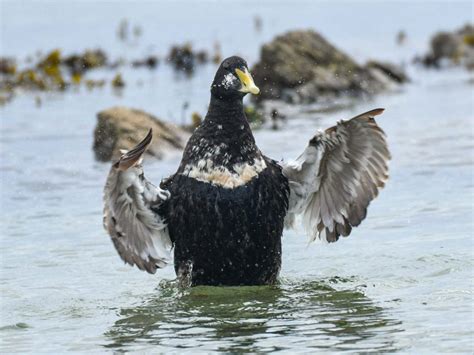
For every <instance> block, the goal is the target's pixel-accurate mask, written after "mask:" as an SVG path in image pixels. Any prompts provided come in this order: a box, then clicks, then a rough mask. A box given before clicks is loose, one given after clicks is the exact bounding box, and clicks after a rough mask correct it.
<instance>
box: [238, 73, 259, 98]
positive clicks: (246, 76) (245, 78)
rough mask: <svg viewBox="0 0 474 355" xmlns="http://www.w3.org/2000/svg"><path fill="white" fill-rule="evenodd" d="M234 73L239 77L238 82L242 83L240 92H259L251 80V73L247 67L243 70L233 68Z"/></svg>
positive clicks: (256, 93)
mask: <svg viewBox="0 0 474 355" xmlns="http://www.w3.org/2000/svg"><path fill="white" fill-rule="evenodd" d="M235 73H236V74H237V76H238V77H239V80H240V82H241V83H242V88H241V89H240V90H239V91H241V92H249V93H251V94H254V95H258V94H259V93H260V89H259V88H258V87H257V86H256V85H255V83H254V82H253V78H252V75H250V73H249V71H248V69H247V68H245V69H244V71H242V70H240V69H235Z"/></svg>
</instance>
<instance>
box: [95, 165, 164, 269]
mask: <svg viewBox="0 0 474 355" xmlns="http://www.w3.org/2000/svg"><path fill="white" fill-rule="evenodd" d="M167 197H169V194H168V192H167V191H165V190H162V189H160V188H159V187H156V186H155V185H153V184H152V183H150V182H149V181H148V180H146V178H145V177H144V175H143V172H142V170H141V166H134V167H132V168H130V169H128V170H127V171H118V170H117V169H115V168H114V167H112V169H111V171H110V173H109V176H108V178H107V182H106V185H105V189H104V228H105V229H106V231H107V232H108V234H109V235H110V237H111V239H112V242H113V244H114V246H115V249H117V252H118V254H119V255H120V257H121V258H122V260H123V261H125V262H126V263H127V264H130V265H132V266H133V265H136V266H137V267H138V268H139V269H140V270H145V271H147V272H149V273H155V272H156V269H157V268H162V267H164V266H166V265H167V264H168V263H169V262H170V260H171V249H172V243H171V240H170V237H169V234H168V229H167V227H166V224H165V223H164V219H163V217H162V216H160V215H158V214H157V213H156V212H154V211H153V210H152V209H151V208H152V207H158V206H159V205H160V203H162V202H163V201H164V200H166V198H167Z"/></svg>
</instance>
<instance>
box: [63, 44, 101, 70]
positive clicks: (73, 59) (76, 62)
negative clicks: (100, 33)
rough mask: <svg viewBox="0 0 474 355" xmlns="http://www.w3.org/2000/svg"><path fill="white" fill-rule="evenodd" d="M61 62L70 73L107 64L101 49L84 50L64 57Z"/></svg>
mask: <svg viewBox="0 0 474 355" xmlns="http://www.w3.org/2000/svg"><path fill="white" fill-rule="evenodd" d="M62 64H64V65H65V66H66V67H68V68H69V69H70V71H71V72H72V73H83V72H84V71H86V70H89V69H93V68H100V67H103V66H105V65H107V55H106V54H105V52H104V51H103V50H101V49H96V50H86V51H85V52H84V53H82V54H73V55H70V56H68V57H66V58H64V59H63V60H62Z"/></svg>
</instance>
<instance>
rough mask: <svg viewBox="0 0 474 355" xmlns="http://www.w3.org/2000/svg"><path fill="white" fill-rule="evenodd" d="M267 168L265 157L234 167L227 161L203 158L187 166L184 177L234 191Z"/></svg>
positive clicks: (236, 164)
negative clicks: (226, 162)
mask: <svg viewBox="0 0 474 355" xmlns="http://www.w3.org/2000/svg"><path fill="white" fill-rule="evenodd" d="M266 168H267V164H266V163H265V160H264V159H263V157H257V158H254V159H253V160H250V161H244V162H239V163H235V164H232V165H228V164H225V159H224V161H223V162H222V163H220V162H217V161H215V160H214V159H212V158H211V157H203V158H202V159H200V160H198V161H197V162H196V163H190V164H187V165H186V166H185V167H184V170H183V172H182V175H184V176H188V177H190V178H193V179H195V180H198V181H201V182H206V183H210V184H213V185H216V186H220V187H223V188H226V189H233V188H236V187H239V186H243V185H245V184H247V183H248V182H250V181H251V180H252V179H254V178H255V177H257V176H258V175H259V174H260V173H261V172H262V171H263V170H265V169H266Z"/></svg>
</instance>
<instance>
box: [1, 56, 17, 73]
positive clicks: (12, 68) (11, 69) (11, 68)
mask: <svg viewBox="0 0 474 355" xmlns="http://www.w3.org/2000/svg"><path fill="white" fill-rule="evenodd" d="M15 73H16V63H15V61H14V60H13V59H11V58H0V74H4V75H15Z"/></svg>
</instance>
